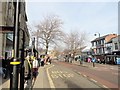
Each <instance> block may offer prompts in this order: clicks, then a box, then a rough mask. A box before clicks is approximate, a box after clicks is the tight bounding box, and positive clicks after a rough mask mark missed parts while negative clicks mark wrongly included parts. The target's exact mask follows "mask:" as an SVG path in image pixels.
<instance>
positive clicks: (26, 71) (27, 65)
mask: <svg viewBox="0 0 120 90" xmlns="http://www.w3.org/2000/svg"><path fill="white" fill-rule="evenodd" d="M31 69H32V65H31V62H30V56H29V55H28V56H27V57H26V58H25V61H24V76H25V77H24V78H25V84H28V80H29V79H31V71H32V70H31Z"/></svg>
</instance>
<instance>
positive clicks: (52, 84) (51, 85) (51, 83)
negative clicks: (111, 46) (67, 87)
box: [46, 65, 55, 88]
mask: <svg viewBox="0 0 120 90" xmlns="http://www.w3.org/2000/svg"><path fill="white" fill-rule="evenodd" d="M53 66H54V65H52V66H51V67H48V68H47V69H46V71H47V76H48V80H49V84H50V87H51V88H55V85H54V83H53V81H52V79H51V77H50V74H49V72H48V70H49V69H50V68H52V67H53Z"/></svg>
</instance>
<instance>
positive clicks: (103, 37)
mask: <svg viewBox="0 0 120 90" xmlns="http://www.w3.org/2000/svg"><path fill="white" fill-rule="evenodd" d="M108 35H109V34H108ZM108 35H104V36H102V37H98V38H96V39H94V40H92V41H91V42H94V41H98V40H100V39H105V37H106V36H108Z"/></svg>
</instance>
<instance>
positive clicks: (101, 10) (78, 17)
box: [27, 0, 118, 45]
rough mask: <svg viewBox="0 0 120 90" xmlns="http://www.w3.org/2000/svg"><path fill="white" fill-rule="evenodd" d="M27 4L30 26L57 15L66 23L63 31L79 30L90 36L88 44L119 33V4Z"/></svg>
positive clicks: (35, 2) (108, 2) (109, 2)
mask: <svg viewBox="0 0 120 90" xmlns="http://www.w3.org/2000/svg"><path fill="white" fill-rule="evenodd" d="M111 1H115V0H109V1H108V0H107V2H103V1H102V0H101V2H94V1H92V2H87V1H86V2H37V1H34V2H27V16H28V24H29V25H34V24H37V23H39V22H40V21H41V20H42V19H43V16H44V15H46V14H56V15H58V16H59V17H60V18H61V19H62V21H63V22H64V24H63V28H62V30H63V31H64V32H67V33H68V32H70V30H77V31H82V32H86V33H87V34H88V43H87V45H90V41H91V40H93V39H94V38H96V37H95V36H94V34H95V33H96V32H99V33H100V34H101V36H102V35H106V34H109V33H116V34H117V33H118V2H116V1H115V2H111Z"/></svg>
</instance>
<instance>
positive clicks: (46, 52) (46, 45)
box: [45, 44, 48, 54]
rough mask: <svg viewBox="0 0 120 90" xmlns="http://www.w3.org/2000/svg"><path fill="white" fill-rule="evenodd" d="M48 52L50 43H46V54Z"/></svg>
mask: <svg viewBox="0 0 120 90" xmlns="http://www.w3.org/2000/svg"><path fill="white" fill-rule="evenodd" d="M47 52H48V44H47V45H46V51H45V54H47Z"/></svg>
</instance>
